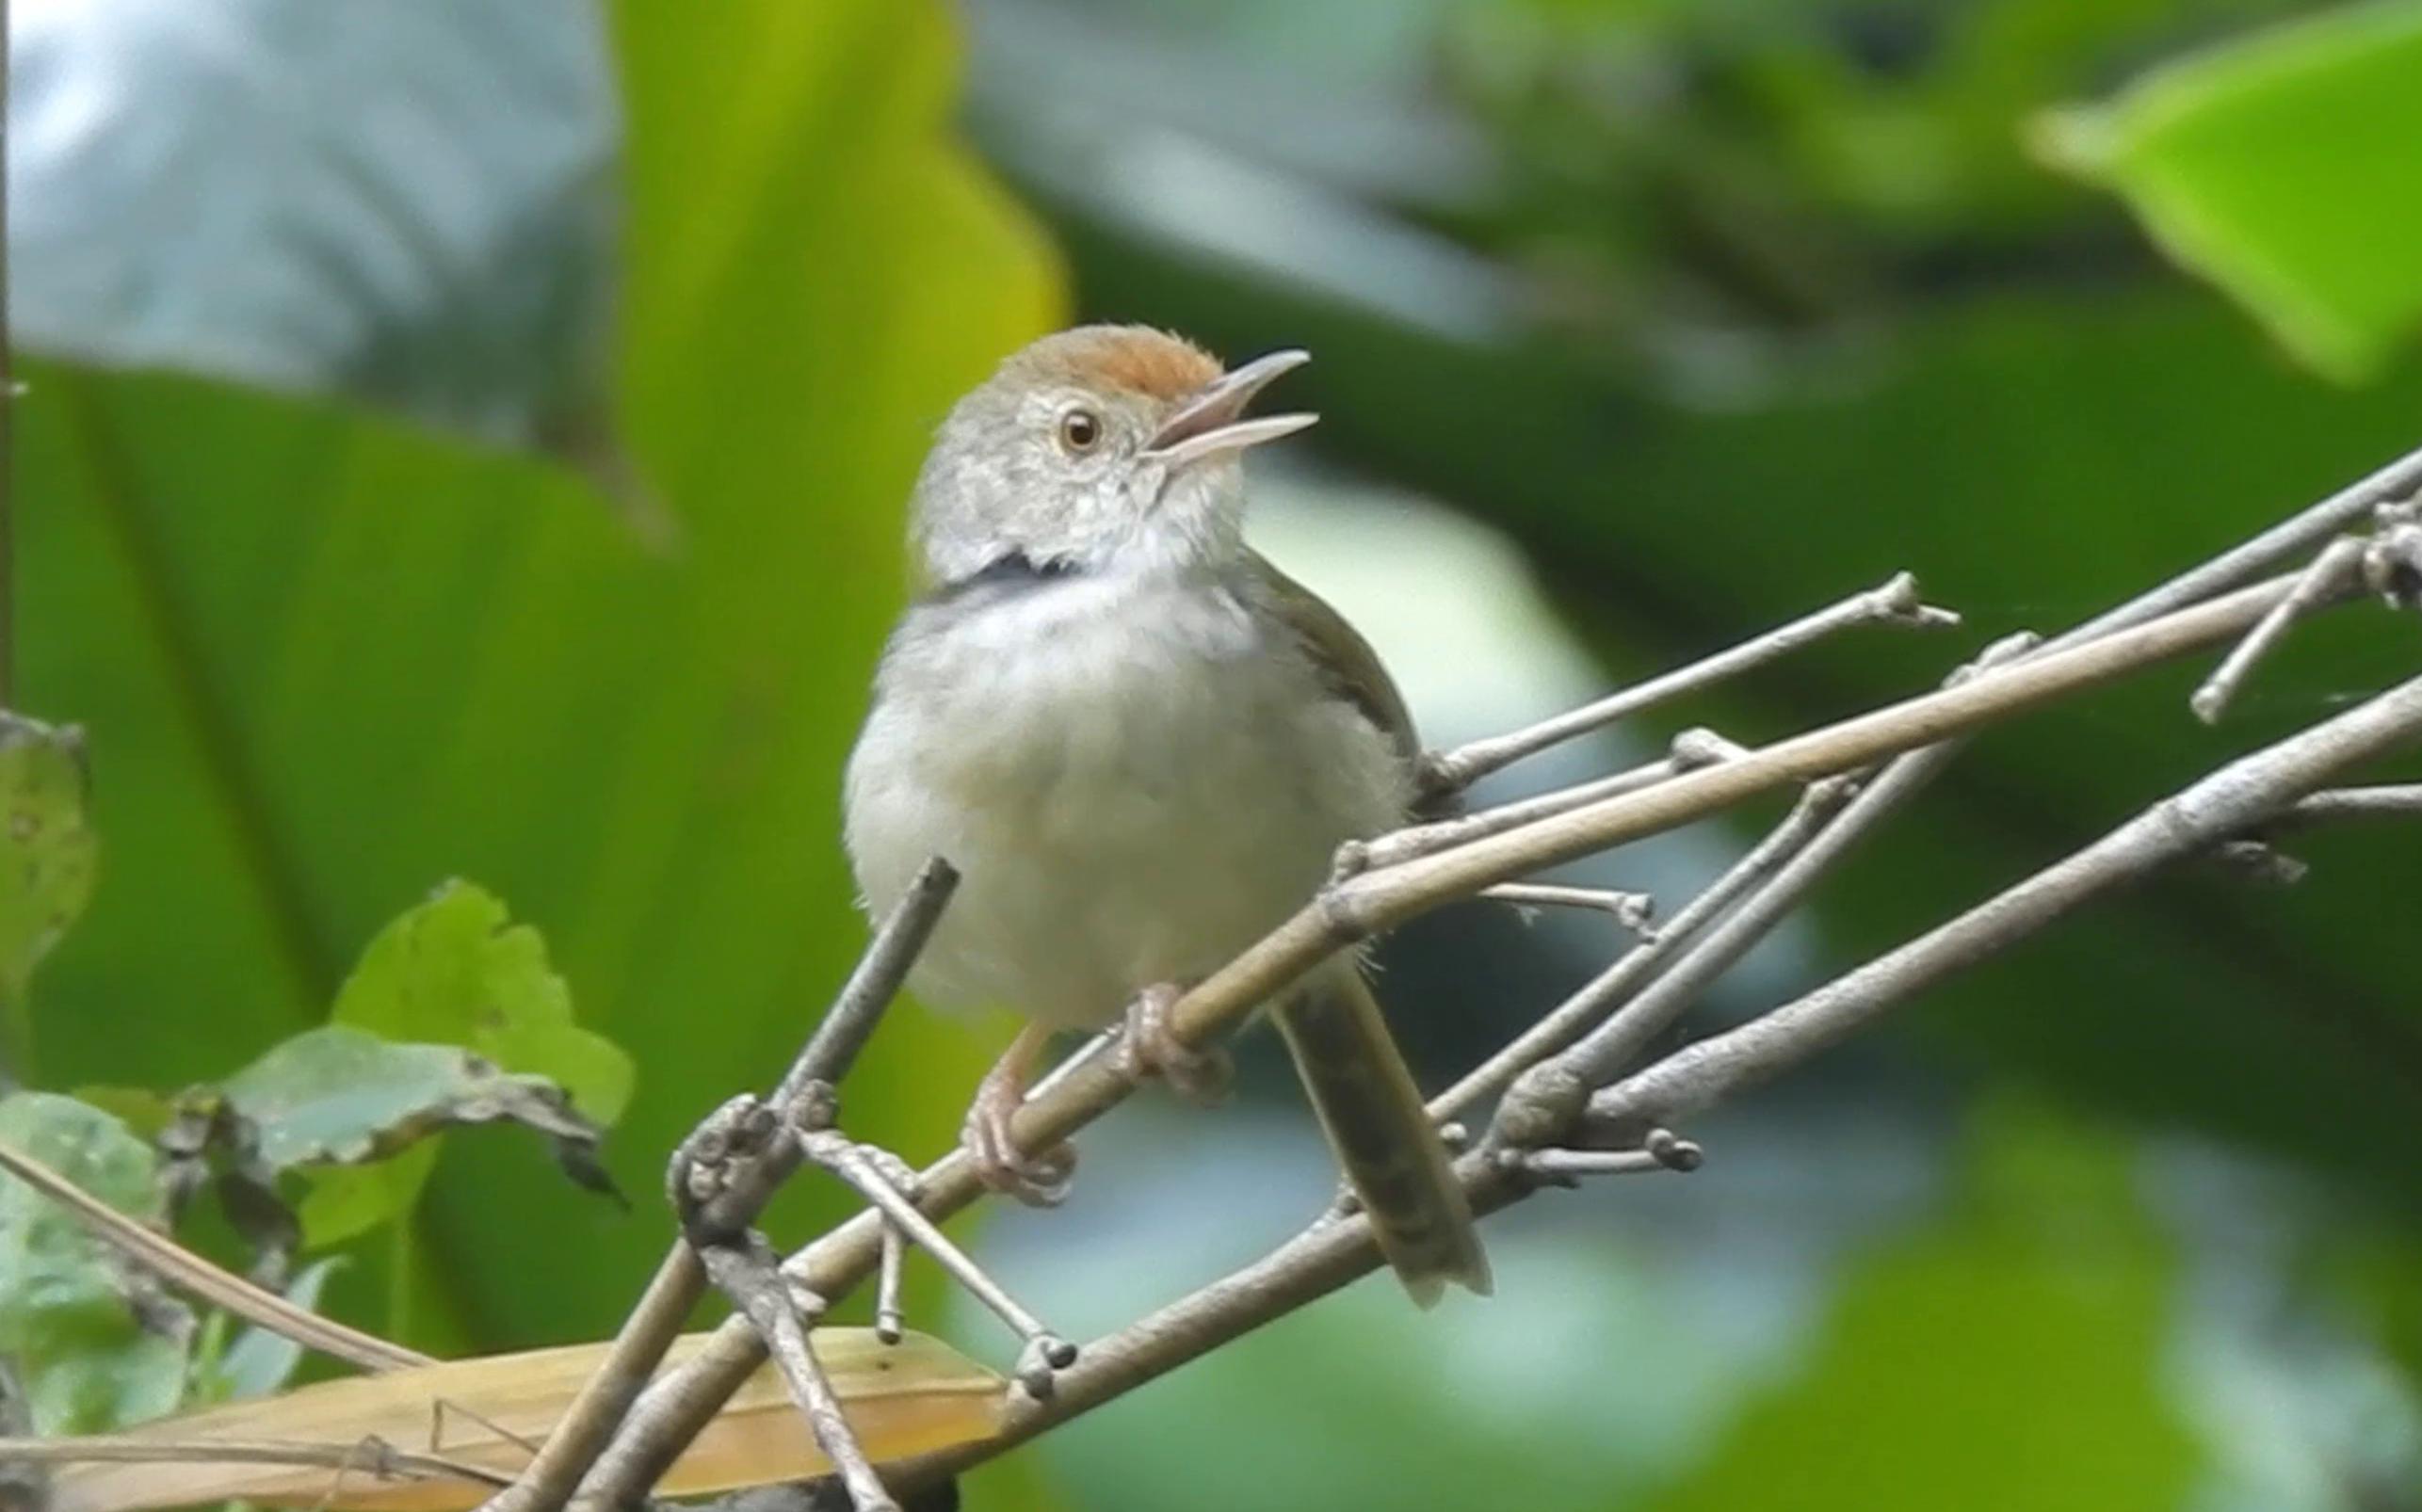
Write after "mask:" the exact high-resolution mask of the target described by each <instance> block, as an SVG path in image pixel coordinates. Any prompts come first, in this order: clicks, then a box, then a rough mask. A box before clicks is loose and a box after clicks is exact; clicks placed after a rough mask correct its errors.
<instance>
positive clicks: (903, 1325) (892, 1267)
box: [875, 1223, 908, 1344]
mask: <svg viewBox="0 0 2422 1512" xmlns="http://www.w3.org/2000/svg"><path fill="white" fill-rule="evenodd" d="M907 1259H908V1236H907V1235H905V1234H903V1233H901V1232H900V1226H899V1225H898V1224H896V1223H887V1224H884V1225H883V1258H882V1261H881V1263H880V1264H879V1265H878V1266H877V1267H876V1270H875V1337H877V1338H878V1339H880V1340H882V1342H883V1343H887V1344H896V1343H899V1342H900V1337H901V1335H902V1334H903V1333H905V1332H906V1331H907V1327H908V1323H907V1315H906V1311H905V1310H904V1309H903V1308H902V1307H901V1306H900V1280H901V1275H902V1271H903V1267H904V1265H905V1263H906V1262H907Z"/></svg>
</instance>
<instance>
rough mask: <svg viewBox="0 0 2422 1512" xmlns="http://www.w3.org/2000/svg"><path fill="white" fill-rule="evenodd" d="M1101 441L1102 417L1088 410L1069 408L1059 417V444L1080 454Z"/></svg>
mask: <svg viewBox="0 0 2422 1512" xmlns="http://www.w3.org/2000/svg"><path fill="white" fill-rule="evenodd" d="M1101 442H1102V417H1101V416H1100V415H1097V414H1095V413H1094V412H1093V411H1092V410H1069V411H1068V412H1067V413H1066V414H1064V415H1061V416H1060V417H1059V444H1060V446H1061V447H1062V448H1064V449H1065V450H1066V451H1068V452H1069V453H1070V454H1072V455H1075V456H1082V455H1083V454H1084V453H1086V452H1090V451H1091V450H1092V449H1093V448H1094V447H1096V446H1098V445H1100V444H1101Z"/></svg>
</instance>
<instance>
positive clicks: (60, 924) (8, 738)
mask: <svg viewBox="0 0 2422 1512" xmlns="http://www.w3.org/2000/svg"><path fill="white" fill-rule="evenodd" d="M85 777H86V774H85V767H84V737H83V735H82V733H81V732H78V731H75V730H73V729H70V730H53V729H51V728H49V727H48V726H46V725H41V724H38V723H36V722H35V721H33V720H31V719H21V718H19V717H17V716H15V715H13V714H9V713H8V712H7V711H6V710H0V1074H5V1073H8V1072H9V1071H10V1070H12V1069H14V1070H16V1071H17V1072H19V1073H22V1072H23V1071H24V1069H25V1063H26V1062H27V1061H28V1060H29V1059H30V1058H31V1051H32V1047H31V1045H29V1044H28V1043H27V1039H28V1034H27V1027H28V1024H27V1015H28V1005H27V1000H26V995H25V993H26V988H27V986H28V984H29V983H30V982H31V980H32V978H33V974H34V968H35V967H36V966H38V965H40V963H41V959H42V957H45V956H47V955H49V954H50V952H51V947H53V946H54V945H56V944H57V943H58V941H59V937H60V936H61V935H63V934H65V933H66V932H67V928H68V925H72V924H73V923H74V922H75V920H76V918H77V916H78V915H80V914H82V913H83V912H84V907H85V905H86V904H87V903H88V902H89V901H90V900H91V897H92V883H93V873H94V864H95V862H96V861H97V860H98V859H99V852H100V848H101V846H100V842H99V840H98V839H97V838H96V837H95V836H94V834H93V832H92V828H91V826H90V825H89V824H88V823H87V822H86V818H85V796H86V795H85V787H86V780H85Z"/></svg>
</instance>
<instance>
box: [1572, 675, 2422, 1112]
mask: <svg viewBox="0 0 2422 1512" xmlns="http://www.w3.org/2000/svg"><path fill="white" fill-rule="evenodd" d="M2417 739H2422V678H2415V679H2414V680H2412V681H2410V682H2406V683H2402V684H2398V686H2396V687H2394V688H2391V689H2390V690H2389V691H2387V692H2385V693H2382V694H2381V695H2379V696H2378V697H2376V698H2374V699H2372V700H2369V701H2367V702H2365V703H2362V704H2359V705H2357V706H2356V707H2355V708H2353V709H2350V710H2349V711H2348V712H2346V713H2345V714H2342V715H2339V716H2336V717H2335V718H2333V719H2330V720H2328V721H2326V722H2324V723H2322V724H2319V725H2316V726H2314V727H2313V728H2312V729H2310V730H2306V731H2304V732H2301V734H2297V735H2293V736H2290V737H2289V738H2288V739H2286V740H2284V741H2281V742H2280V743H2279V744H2277V745H2275V746H2271V747H2269V748H2266V749H2264V750H2261V751H2257V752H2255V753H2254V754H2253V755H2251V756H2246V757H2242V758H2240V759H2238V760H2236V761H2235V762H2232V763H2230V764H2228V765H2226V766H2223V767H2221V768H2220V770H2219V771H2217V772H2215V773H2213V774H2212V775H2211V776H2209V777H2206V778H2204V780H2201V781H2199V782H2196V783H2194V784H2193V785H2192V786H2190V787H2188V788H2187V789H2186V790H2185V791H2184V792H2182V793H2180V794H2178V795H2177V796H2174V797H2172V798H2168V799H2165V800H2164V801H2162V802H2160V803H2157V804H2155V805H2154V806H2153V807H2152V808H2150V809H2148V810H2146V811H2145V812H2143V813H2141V814H2139V815H2138V816H2137V817H2136V818H2134V819H2131V820H2129V821H2128V822H2127V823H2126V824H2124V825H2123V826H2121V827H2120V828H2117V829H2115V830H2113V831H2111V833H2109V834H2108V835H2107V836H2105V837H2104V838H2103V839H2101V840H2099V841H2096V842H2095V843H2094V844H2091V845H2089V846H2087V847H2086V848H2085V849H2083V850H2081V851H2078V852H2077V853H2075V855H2073V856H2071V857H2069V858H2068V859H2067V860H2065V861H2059V862H2058V863H2056V864H2054V865H2052V866H2048V867H2046V868H2044V869H2043V871H2040V872H2038V873H2036V874H2035V875H2034V876H2032V877H2028V878H2027V879H2026V880H2025V881H2023V882H2021V883H2019V884H2018V885H2017V886H2015V887H2012V888H2010V889H2009V890H2007V891H2005V892H2003V893H1999V894H1998V895H1996V896H1994V898H1992V899H1990V900H1989V901H1987V902H1985V903H1982V904H1979V905H1978V906H1977V907H1976V908H1974V909H1969V910H1968V911H1967V912H1965V913H1962V914H1961V915H1960V916H1959V917H1957V918H1955V919H1952V920H1951V921H1949V922H1948V923H1946V924H1944V925H1939V926H1938V927H1936V928H1934V929H1932V930H1930V931H1928V932H1927V933H1926V934H1924V935H1921V936H1919V937H1918V938H1917V939H1915V940H1913V941H1909V942H1908V943H1907V944H1905V945H1902V946H1900V947H1899V948H1898V949H1897V950H1894V951H1891V952H1889V953H1887V954H1885V955H1883V956H1881V957H1877V958H1876V959H1874V960H1872V961H1870V962H1868V963H1867V964H1865V965H1864V966H1861V967H1859V968H1858V969H1857V970H1855V971H1852V972H1850V973H1847V974H1845V975H1842V976H1839V977H1836V978H1835V979H1834V980H1833V981H1831V982H1829V983H1827V984H1826V985H1824V986H1823V987H1820V988H1817V989H1816V990H1814V991H1812V992H1808V993H1805V994H1803V995H1802V996H1800V997H1799V998H1797V999H1795V1000H1794V1001H1792V1002H1790V1003H1787V1004H1785V1005H1783V1006H1781V1007H1779V1008H1776V1009H1775V1010H1774V1011H1772V1012H1770V1013H1768V1014H1766V1015H1764V1016H1762V1017H1760V1018H1757V1019H1754V1020H1752V1021H1750V1022H1748V1023H1745V1024H1743V1025H1741V1026H1740V1027H1739V1028H1737V1029H1734V1030H1731V1031H1729V1032H1727V1033H1724V1034H1720V1035H1717V1036H1714V1037H1710V1038H1707V1039H1703V1040H1700V1041H1699V1042H1698V1043H1696V1044H1694V1045H1691V1046H1689V1047H1687V1048H1686V1049H1684V1050H1682V1051H1679V1052H1677V1053H1675V1054H1671V1055H1669V1056H1667V1057H1666V1058H1665V1059H1663V1060H1661V1061H1659V1062H1658V1063H1657V1064H1656V1065H1655V1066H1652V1067H1650V1068H1649V1069H1647V1070H1643V1071H1641V1072H1639V1074H1637V1075H1635V1076H1632V1077H1630V1078H1629V1079H1627V1080H1625V1081H1623V1083H1621V1084H1619V1085H1618V1086H1613V1087H1611V1088H1608V1089H1607V1090H1606V1091H1603V1092H1600V1093H1598V1094H1596V1095H1595V1096H1593V1097H1591V1099H1590V1118H1592V1119H1593V1120H1594V1121H1597V1122H1599V1123H1602V1124H1608V1125H1613V1126H1616V1127H1618V1128H1620V1127H1623V1126H1626V1125H1630V1124H1635V1123H1639V1122H1641V1121H1647V1122H1653V1123H1663V1122H1668V1121H1671V1120H1672V1119H1674V1118H1682V1117H1687V1116H1688V1115H1689V1114H1692V1113H1695V1112H1697V1111H1699V1110H1700V1109H1702V1108H1704V1107H1705V1106H1707V1105H1708V1104H1709V1103H1710V1102H1714V1101H1715V1100H1716V1099H1718V1098H1719V1097H1721V1096H1723V1095H1725V1094H1726V1093H1728V1092H1731V1091H1733V1090H1735V1089H1736V1088H1738V1087H1740V1086H1743V1085H1745V1084H1747V1083H1749V1082H1752V1081H1755V1080H1759V1079H1761V1078H1763V1077H1766V1076H1768V1075H1771V1074H1772V1073H1774V1072H1775V1071H1777V1070H1781V1069H1782V1068H1783V1067H1784V1066H1786V1065H1788V1064H1791V1063H1792V1062H1794V1061H1798V1060H1800V1059H1804V1058H1805V1057H1806V1056H1808V1055H1810V1054H1815V1053H1816V1051H1818V1050H1820V1049H1823V1048H1824V1047H1826V1046H1828V1045H1831V1044H1833V1042H1834V1041H1836V1040H1838V1039H1840V1038H1841V1037H1843V1036H1844V1035H1847V1034H1849V1032H1850V1031H1851V1030H1853V1029H1855V1028H1857V1027H1859V1026H1860V1025H1862V1024H1864V1023H1866V1022H1868V1021H1871V1020H1872V1019H1874V1018H1875V1017H1876V1016H1877V1015H1879V1014H1881V1013H1882V1012H1883V1011H1884V1010H1885V1009H1886V1008H1889V1007H1892V1006H1894V1005H1897V1004H1900V1003H1903V1002H1906V1001H1908V1000H1909V999H1910V998H1912V997H1913V996H1915V995H1916V994H1917V993H1918V992H1920V991H1922V990H1924V989H1927V988H1930V987H1932V986H1933V985H1935V984H1936V983H1937V982H1940V981H1942V980H1943V979H1944V978H1946V977H1947V976H1949V975H1951V974H1952V973H1955V972H1957V971H1960V970H1962V968H1964V967H1967V966H1970V965H1973V964H1974V963H1975V962H1977V961H1978V960H1981V959H1983V958H1985V957H1988V956H1990V955H1993V954H1994V952H1996V951H1998V950H2001V949H2004V948H2006V947H2008V946H2009V945H2010V943H2011V942H2013V941H2016V940H2019V939H2022V938H2024V937H2026V936H2028V935H2032V934H2034V933H2036V932H2037V931H2038V930H2040V929H2042V928H2043V926H2044V925H2048V924H2050V923H2052V922H2053V921H2054V920H2056V919H2059V918H2060V917H2062V916H2064V915H2066V914H2067V913H2069V912H2070V911H2071V910H2073V909H2076V908H2077V907H2079V906H2080V905H2082V904H2084V903H2087V902H2089V901H2091V900H2092V899H2095V898H2098V897H2101V896H2103V895H2105V894H2107V893H2109V892H2111V891H2112V890H2114V889H2116V888H2119V887H2122V886H2124V885H2126V884H2128V883H2132V882H2134V881H2136V880H2138V879H2139V878H2141V877H2144V876H2145V875H2147V874H2148V873H2150V872H2152V871H2154V870H2155V869H2156V868H2158V867H2162V866H2166V865H2168V864H2170V863H2171V862H2172V861H2178V860H2180V859H2181V858H2184V857H2188V856H2194V855H2199V854H2202V853H2203V852H2204V850H2206V849H2208V848H2209V847H2210V846H2212V845H2214V844H2219V843H2220V842H2221V841H2224V840H2226V839H2228V838H2229V837H2231V836H2233V835H2236V834H2239V833H2242V832H2243V831H2245V830H2247V829H2250V828H2256V827H2257V826H2259V825H2260V824H2261V822H2262V821H2263V820H2265V819H2267V818H2269V817H2270V816H2271V815H2272V814H2275V813H2278V812H2282V811H2283V810H2285V809H2287V808H2288V807H2289V806H2291V805H2292V804H2294V803H2295V802H2296V801H2297V799H2299V798H2300V797H2301V796H2304V795H2305V794H2308V793H2310V792H2312V791H2313V790H2314V789H2316V788H2317V787H2319V786H2320V785H2321V784H2322V783H2324V782H2326V781H2328V780H2330V779H2331V778H2333V777H2334V776H2336V775H2337V774H2338V773H2339V772H2341V771H2344V770H2345V769H2346V768H2348V767H2349V766H2353V765H2357V764H2361V763H2363V762H2365V761H2369V760H2371V759H2373V758H2374V757H2377V756H2380V755H2382V754H2384V753H2386V752H2388V751H2391V750H2394V749H2396V748H2399V747H2401V746H2407V745H2411V744H2413V743H2414V742H2415V741H2416V740H2417Z"/></svg>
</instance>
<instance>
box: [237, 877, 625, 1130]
mask: <svg viewBox="0 0 2422 1512" xmlns="http://www.w3.org/2000/svg"><path fill="white" fill-rule="evenodd" d="M329 1017H330V1019H331V1021H332V1022H335V1023H340V1024H351V1025H353V1026H355V1027H356V1028H360V1029H366V1030H369V1031H370V1032H371V1033H372V1034H374V1035H379V1036H383V1037H386V1038H388V1039H393V1040H411V1041H430V1042H434V1043H438V1044H447V1045H461V1046H463V1047H465V1048H467V1049H470V1050H474V1051H476V1052H478V1053H479V1054H481V1055H483V1056H485V1057H487V1058H488V1059H489V1060H492V1061H493V1062H495V1063H496V1064H497V1065H498V1066H501V1067H503V1068H504V1069H505V1070H509V1071H524V1072H528V1073H531V1074H533V1075H537V1076H543V1077H545V1078H547V1079H548V1080H550V1081H552V1082H555V1083H556V1084H557V1085H558V1086H561V1087H562V1088H563V1089H564V1090H565V1091H567V1092H569V1093H571V1094H572V1098H573V1102H575V1103H577V1104H578V1105H579V1108H580V1111H581V1112H582V1114H584V1115H585V1116H587V1117H588V1118H592V1119H594V1120H596V1121H597V1122H599V1123H611V1122H613V1121H614V1120H615V1119H616V1118H619V1117H621V1116H622V1109H623V1107H624V1106H625V1105H626V1104H627V1103H629V1102H630V1101H631V1080H632V1070H631V1058H630V1057H629V1056H628V1055H625V1054H622V1051H621V1050H619V1049H617V1048H616V1047H615V1045H614V1043H613V1041H611V1040H609V1039H607V1038H605V1037H604V1036H603V1035H595V1034H590V1033H589V1031H587V1030H585V1029H582V1028H580V1027H579V1026H578V1025H577V1024H575V1023H573V1018H572V990H571V989H570V988H568V987H566V986H565V985H564V981H563V978H562V977H560V976H558V975H557V974H556V973H555V970H554V968H553V967H551V966H550V965H548V964H547V955H546V941H543V940H541V939H540V938H539V932H538V931H537V930H535V929H533V928H531V927H530V926H529V925H515V924H510V923H509V922H508V920H507V917H506V912H505V905H504V904H502V903H501V902H499V901H497V900H496V898H494V897H493V896H492V895H491V894H489V893H485V892H483V891H481V890H480V889H479V888H477V887H475V886H473V885H471V884H470V883H468V882H447V883H446V884H444V886H442V887H440V888H439V889H438V890H437V892H436V893H435V894H434V895H433V896H432V897H430V898H429V900H428V902H426V903H423V904H421V905H420V906H419V907H417V908H414V909H409V910H408V911H406V912H405V913H404V914H403V915H402V916H401V917H399V918H397V919H396V921H395V922H394V923H393V924H390V925H387V927H386V928H384V929H382V930H380V931H379V935H378V938H376V939H374V940H372V941H370V945H369V948H368V949H366V950H364V951H363V953H362V960H361V963H360V964H359V965H357V966H355V967H354V968H353V974H352V975H351V976H349V977H347V978H346V982H345V987H344V989H343V990H341V991H339V992H338V993H337V995H336V1006H335V1007H334V1008H333V1009H331V1011H330V1014H329ZM277 1164H282V1165H283V1164H285V1163H284V1162H277Z"/></svg>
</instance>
